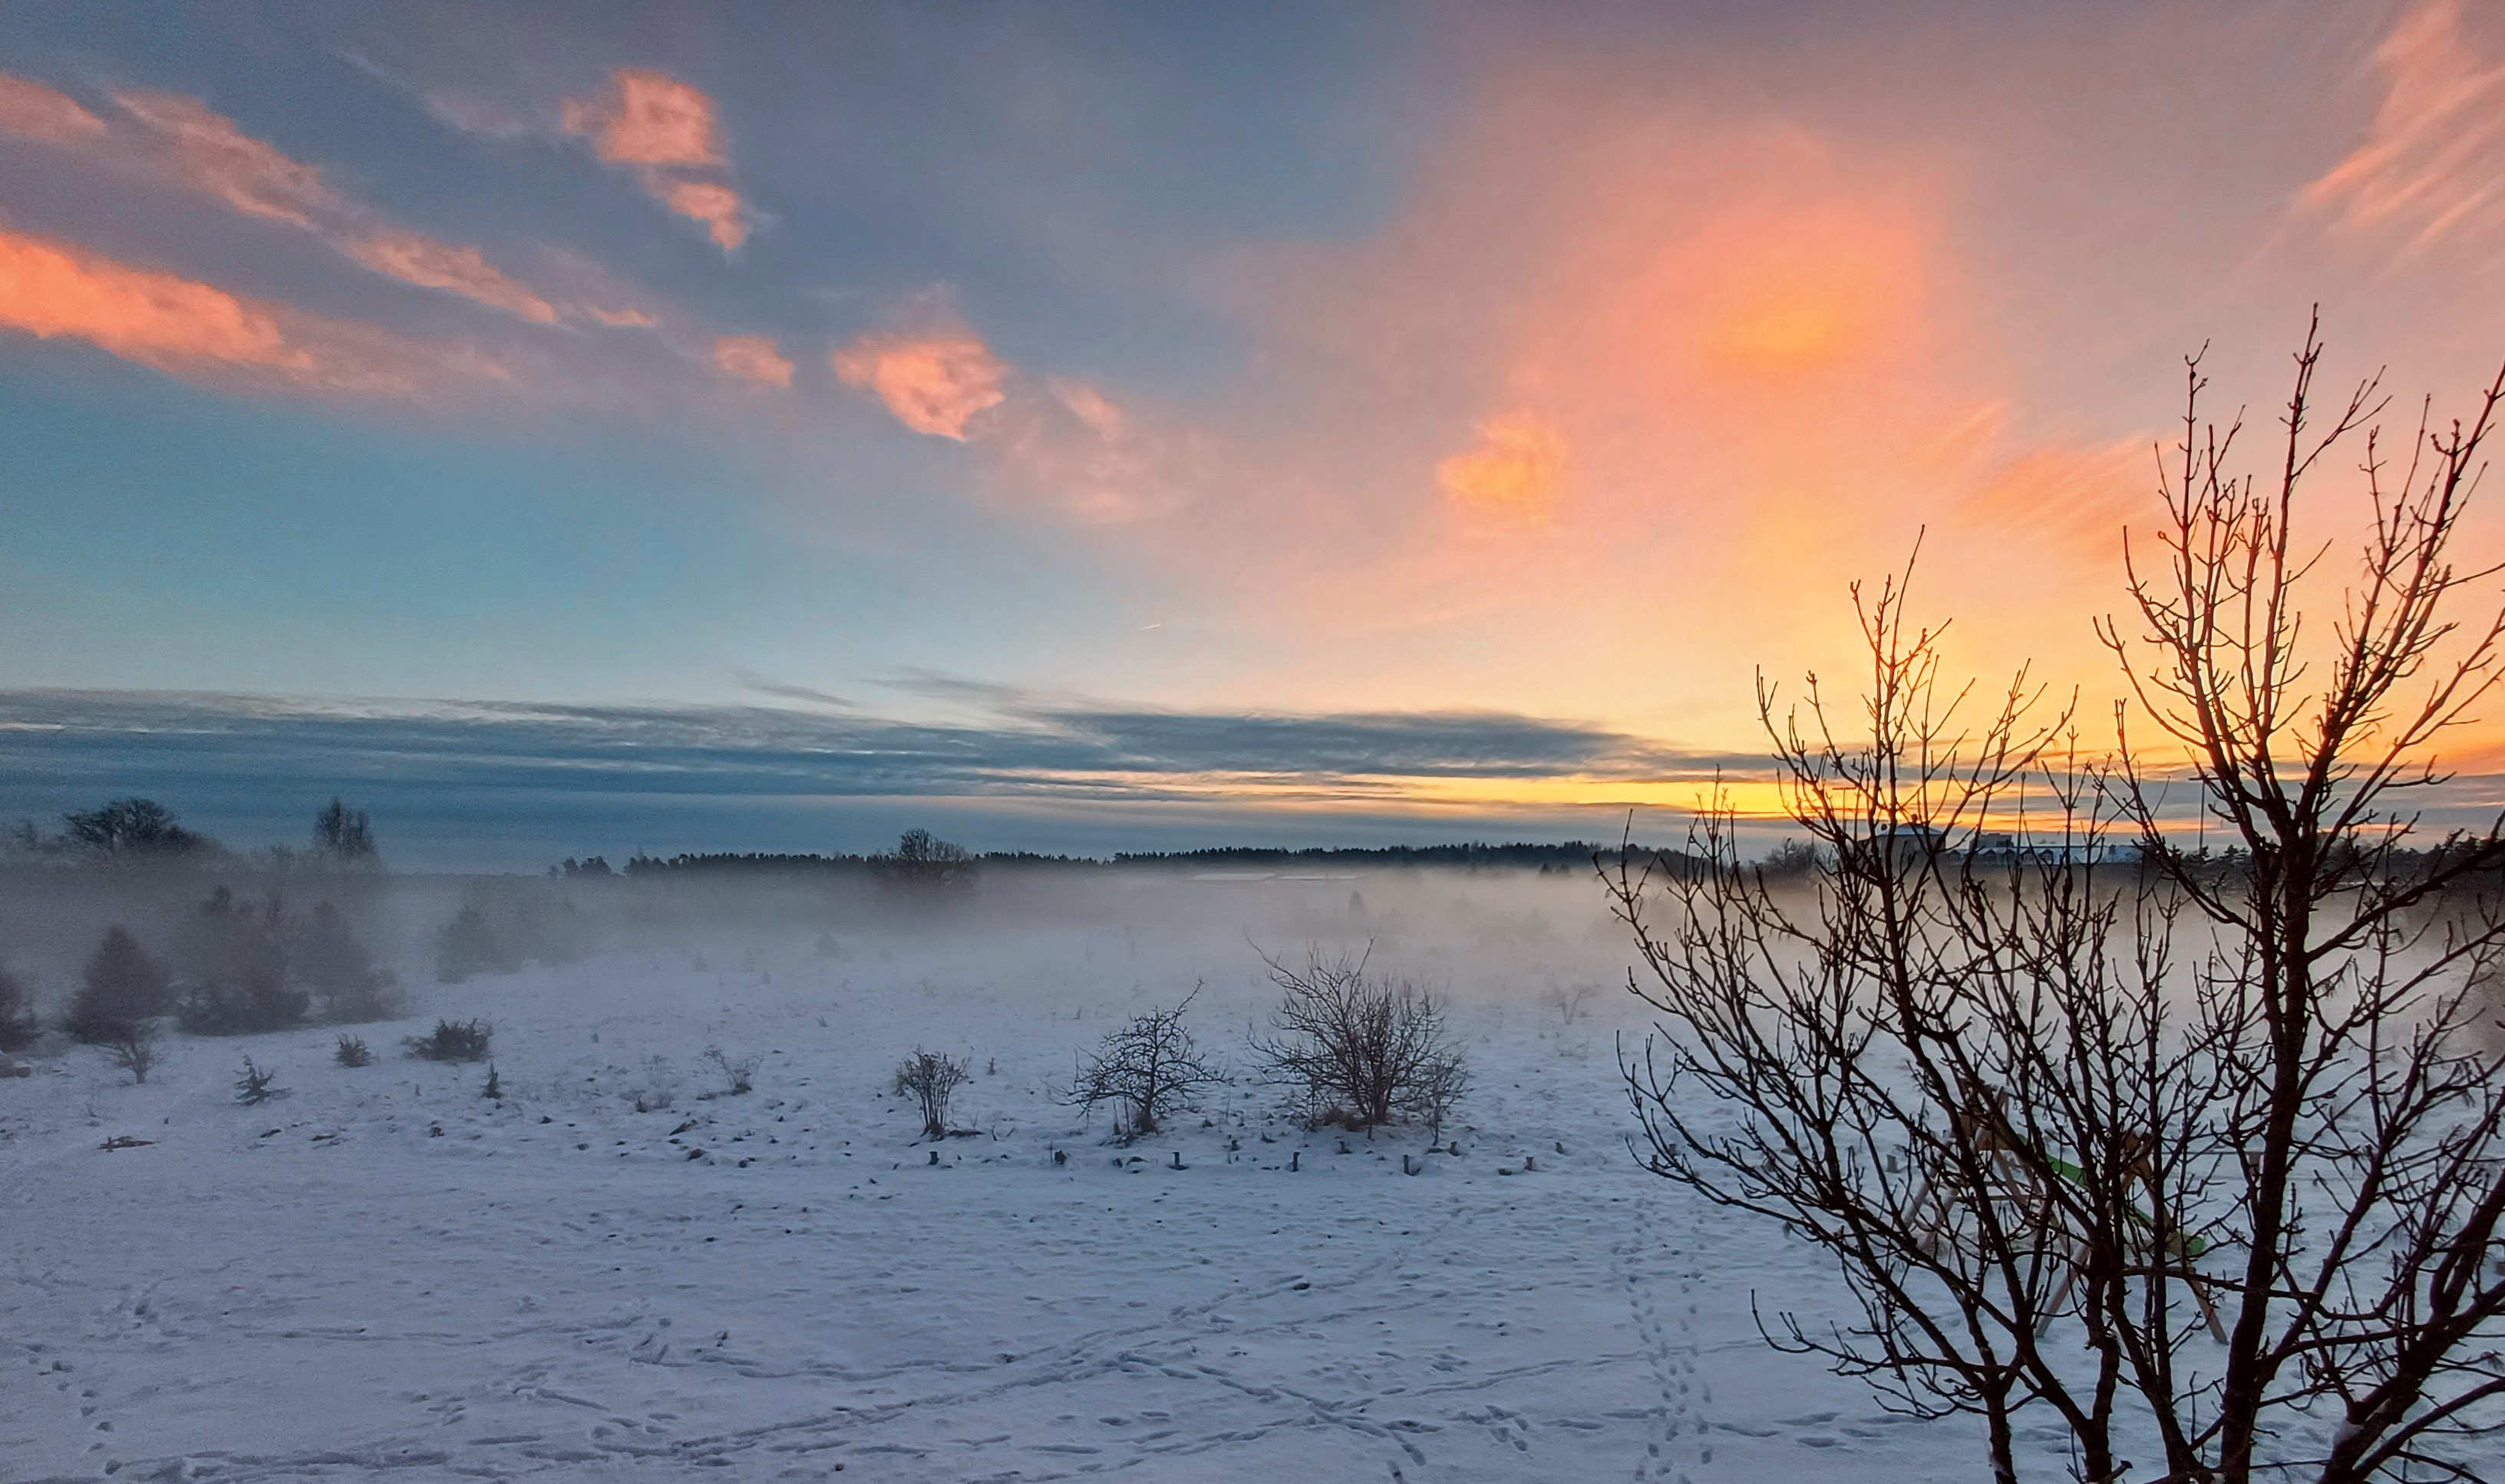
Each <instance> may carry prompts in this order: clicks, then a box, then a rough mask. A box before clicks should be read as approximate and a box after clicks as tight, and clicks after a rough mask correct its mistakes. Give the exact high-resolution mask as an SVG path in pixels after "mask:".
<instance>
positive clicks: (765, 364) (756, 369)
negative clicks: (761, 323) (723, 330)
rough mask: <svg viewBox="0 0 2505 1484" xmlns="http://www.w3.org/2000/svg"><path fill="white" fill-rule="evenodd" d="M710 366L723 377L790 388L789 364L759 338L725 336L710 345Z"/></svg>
mask: <svg viewBox="0 0 2505 1484" xmlns="http://www.w3.org/2000/svg"><path fill="white" fill-rule="evenodd" d="M713 364H714V367H715V369H716V370H718V371H721V372H722V373H723V375H725V376H737V377H740V378H742V379H744V380H748V381H756V382H759V383H762V384H763V385H766V386H779V387H789V386H790V385H791V384H792V363H791V362H790V361H788V360H786V359H785V358H784V356H783V353H782V352H781V351H779V350H777V349H775V346H774V341H773V340H772V339H771V338H769V337H767V336H761V335H726V336H722V337H721V338H720V339H718V340H716V341H714V342H713Z"/></svg>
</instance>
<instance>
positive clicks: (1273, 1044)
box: [1253, 949, 1469, 1130]
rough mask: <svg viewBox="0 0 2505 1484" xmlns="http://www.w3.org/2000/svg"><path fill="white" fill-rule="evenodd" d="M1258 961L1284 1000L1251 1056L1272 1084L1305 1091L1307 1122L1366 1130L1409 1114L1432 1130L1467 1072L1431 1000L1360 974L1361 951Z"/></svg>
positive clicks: (1403, 984) (1401, 982) (1412, 988)
mask: <svg viewBox="0 0 2505 1484" xmlns="http://www.w3.org/2000/svg"><path fill="white" fill-rule="evenodd" d="M1261 962H1262V963H1263V964H1264V965H1266V966H1268V968H1269V971H1270V978H1271V980H1272V982H1274V983H1276V984H1277V985H1278V986H1279V988H1280V989H1281V990H1283V991H1284V992H1285V996H1284V998H1283V999H1282V1000H1281V1001H1280V1003H1279V1007H1278V1009H1276V1010H1275V1011H1273V1012H1272V1013H1271V1017H1270V1023H1271V1028H1272V1029H1271V1034H1270V1035H1268V1036H1266V1037H1258V1038H1255V1039H1254V1041H1253V1049H1254V1050H1255V1051H1256V1052H1258V1053H1259V1054H1260V1056H1261V1057H1262V1059H1263V1060H1264V1061H1266V1062H1268V1063H1269V1066H1270V1070H1271V1072H1272V1074H1273V1075H1274V1076H1276V1077H1277V1078H1279V1079H1280V1080H1282V1081H1286V1082H1290V1083H1293V1084H1295V1085H1297V1086H1300V1087H1302V1088H1303V1089H1304V1090H1305V1093H1306V1096H1307V1097H1308V1098H1309V1099H1310V1100H1311V1101H1312V1102H1313V1103H1314V1104H1315V1105H1316V1108H1315V1110H1314V1111H1315V1113H1316V1115H1317V1116H1319V1117H1322V1118H1323V1119H1326V1120H1327V1119H1334V1118H1336V1119H1344V1120H1345V1121H1346V1122H1347V1123H1348V1124H1349V1125H1350V1126H1351V1127H1353V1128H1367V1129H1370V1128H1373V1127H1375V1126H1376V1125H1378V1124H1384V1123H1390V1122H1391V1121H1393V1120H1394V1118H1398V1117H1418V1118H1422V1119H1424V1120H1426V1122H1427V1123H1428V1125H1429V1127H1430V1128H1432V1129H1438V1130H1440V1129H1441V1128H1442V1126H1443V1122H1444V1117H1445V1114H1446V1113H1449V1112H1450V1111H1451V1109H1452V1106H1453V1104H1454V1103H1455V1102H1457V1101H1458V1100H1459V1099H1460V1098H1461V1096H1462V1095H1463V1093H1464V1092H1465V1091H1467V1090H1468V1087H1469V1071H1468V1063H1467V1061H1466V1060H1465V1059H1464V1056H1463V1055H1462V1051H1461V1048H1460V1047H1458V1046H1456V1045H1455V1044H1454V1043H1453V1041H1452V1038H1451V1036H1450V1034H1449V1033H1448V1032H1447V1030H1446V1028H1445V1025H1444V1008H1443V1007H1442V1006H1440V1005H1438V1004H1436V1003H1435V998H1434V996H1432V995H1431V994H1429V993H1428V992H1426V991H1425V990H1422V989H1420V988H1419V987H1418V986H1417V985H1415V984H1412V983H1410V982H1409V981H1407V980H1405V979H1396V980H1395V979H1389V978H1385V977H1383V976H1382V975H1379V974H1374V973H1370V972H1367V970H1366V955H1364V954H1342V955H1340V956H1339V957H1338V958H1336V959H1325V958H1323V956H1322V953H1321V951H1320V950H1319V949H1316V950H1312V951H1310V952H1308V953H1307V955H1306V958H1305V964H1304V967H1302V968H1300V969H1296V968H1289V967H1288V965H1287V963H1286V962H1284V961H1283V960H1280V959H1276V958H1272V957H1271V956H1270V955H1268V954H1266V953H1265V954H1262V955H1261Z"/></svg>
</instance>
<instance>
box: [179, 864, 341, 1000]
mask: <svg viewBox="0 0 2505 1484" xmlns="http://www.w3.org/2000/svg"><path fill="white" fill-rule="evenodd" d="M287 959H288V956H287V934H286V919H285V915H284V913H283V912H282V911H281V910H280V906H279V901H278V899H277V898H276V897H274V896H273V897H271V898H269V899H268V900H267V901H264V902H262V903H261V904H260V905H258V906H256V905H253V904H251V903H249V902H238V901H235V899H234V894H233V893H232V892H230V891H229V890H227V889H226V888H225V887H219V888H218V889H217V891H216V892H215V893H213V894H212V895H211V896H210V898H209V900H208V901H205V902H202V903H201V904H200V909H199V910H198V911H197V912H195V913H194V914H193V916H192V920H191V922H190V924H189V925H188V930H187V931H186V933H185V934H184V936H183V941H182V953H181V964H182V976H183V980H184V988H183V998H182V1001H181V1003H180V1004H179V1005H177V1006H176V1007H175V1011H174V1013H175V1019H176V1021H177V1023H178V1024H180V1025H181V1026H182V1028H183V1029H184V1030H186V1031H189V1032H191V1033H192V1034H193V1035H195V1036H249V1035H257V1034H259V1033H261V1032H265V1031H278V1030H284V1029H286V1028H287V1027H289V1026H291V1025H295V1024H296V1023H297V1022H299V1021H300V1020H302V1019H303V1018H304V1012H305V1011H306V1010H307V1009H309V1008H310V1007H312V1003H313V997H312V996H311V995H309V994H307V993H306V992H305V991H304V990H302V989H300V988H298V987H297V986H296V985H295V984H294V983H292V982H291V976H290V974H289V972H288V961H287Z"/></svg>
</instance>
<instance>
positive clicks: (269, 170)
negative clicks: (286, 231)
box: [113, 90, 346, 228]
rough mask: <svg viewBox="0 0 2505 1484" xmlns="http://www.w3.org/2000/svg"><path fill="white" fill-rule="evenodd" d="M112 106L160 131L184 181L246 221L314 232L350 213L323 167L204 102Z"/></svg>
mask: <svg viewBox="0 0 2505 1484" xmlns="http://www.w3.org/2000/svg"><path fill="white" fill-rule="evenodd" d="M113 100H114V101H115V102H116V103H119V104H121V105H122V107H123V110H124V111H125V112H127V113H128V114H129V115H130V116H131V117H132V118H134V119H136V120H138V121H139V122H140V123H141V124H146V125H147V126H148V127H149V128H150V129H152V130H154V131H155V132H156V134H157V136H158V137H159V139H160V140H162V141H163V142H164V143H165V144H166V145H167V146H168V147H169V148H170V149H171V151H172V159H171V161H170V163H171V164H172V166H173V169H174V171H175V173H176V175H177V177H178V178H179V179H180V180H181V181H182V183H183V184H184V185H186V186H189V187H190V188H191V189H193V190H194V191H199V192H203V193H205V194H210V195H214V196H217V197H218V198H220V199H221V200H224V201H225V202H226V203H227V204H228V205H229V206H232V207H233V208H234V209H235V210H237V211H240V212H242V213H243V214H244V215H246V216H256V217H266V218H269V219H270V220H272V221H278V222H286V223H289V224H291V225H293V226H297V227H304V228H312V227H315V226H316V224H317V222H318V221H320V220H322V219H326V218H334V217H336V216H337V215H339V214H340V213H341V212H342V211H343V210H344V209H345V208H346V203H345V202H343V201H342V200H341V199H340V198H339V197H338V196H337V195H336V194H334V193H333V192H332V190H331V188H330V186H329V185H328V184H326V183H325V182H324V181H323V179H322V171H321V167H320V166H318V165H308V164H305V163H303V162H302V161H300V160H298V159H291V158H289V157H288V156H287V155H286V154H284V153H282V152H281V151H279V150H276V149H273V148H271V147H270V146H269V145H267V144H265V143H263V142H262V141H260V140H258V139H255V138H253V137H252V136H251V135H249V134H246V133H245V132H244V131H243V130H241V129H239V128H237V127H235V124H234V121H233V120H231V119H229V118H228V117H226V116H225V115H224V114H220V113H216V112H213V111H212V110H211V109H209V108H208V107H207V105H205V104H203V103H201V102H200V100H199V99H197V98H187V97H183V96H181V95H179V94H176V93H169V92H153V91H147V90H132V91H128V92H118V93H115V94H114V95H113Z"/></svg>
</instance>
